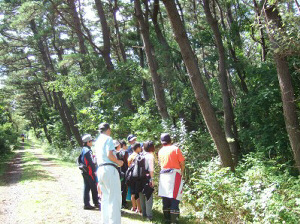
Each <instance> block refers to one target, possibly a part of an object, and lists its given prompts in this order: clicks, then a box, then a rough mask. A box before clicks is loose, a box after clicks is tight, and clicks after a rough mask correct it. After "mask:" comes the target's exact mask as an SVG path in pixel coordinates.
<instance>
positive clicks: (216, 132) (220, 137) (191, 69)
mask: <svg viewBox="0 0 300 224" xmlns="http://www.w3.org/2000/svg"><path fill="white" fill-rule="evenodd" d="M163 3H164V5H165V7H166V10H167V13H168V17H169V19H170V22H171V25H172V28H173V32H174V34H175V40H176V42H177V43H178V45H179V47H180V50H181V54H182V57H183V60H184V63H185V65H186V67H187V70H188V73H189V77H190V81H191V84H192V87H193V89H194V93H195V96H196V99H197V102H198V104H199V106H200V109H201V111H202V114H203V117H204V120H205V123H206V125H207V127H208V130H209V132H210V135H211V136H212V138H213V141H214V143H215V145H216V148H217V151H218V154H219V156H220V158H221V162H222V165H223V166H225V167H230V168H231V169H232V170H234V164H233V161H232V157H231V153H230V148H229V144H228V142H227V140H226V137H225V134H224V132H223V130H222V128H221V125H220V124H219V122H218V120H217V117H216V114H215V111H214V110H213V107H212V105H211V102H210V99H209V96H208V92H207V90H206V87H205V85H204V82H203V80H202V77H201V74H200V70H199V68H198V63H197V60H196V56H195V55H194V52H193V50H192V48H191V45H190V42H189V40H188V37H187V34H186V32H185V30H184V26H183V23H182V21H181V20H180V16H179V14H178V11H177V8H176V5H175V3H174V1H169V0H163Z"/></svg>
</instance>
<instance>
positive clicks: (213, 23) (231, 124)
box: [203, 0, 240, 164]
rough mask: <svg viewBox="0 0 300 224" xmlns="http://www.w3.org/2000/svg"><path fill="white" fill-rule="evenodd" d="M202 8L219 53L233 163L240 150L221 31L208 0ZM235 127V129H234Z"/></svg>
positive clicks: (220, 79)
mask: <svg viewBox="0 0 300 224" xmlns="http://www.w3.org/2000/svg"><path fill="white" fill-rule="evenodd" d="M203 8H204V12H205V15H206V19H207V22H208V24H209V25H210V28H211V29H212V31H213V34H214V38H215V42H216V45H217V49H218V54H219V76H218V78H219V83H220V86H221V93H222V99H223V108H224V126H225V127H224V128H225V134H226V137H227V139H229V147H230V150H231V153H232V155H233V159H234V163H235V164H237V161H238V155H239V152H240V145H239V142H238V136H236V134H237V131H236V124H235V121H234V113H233V108H232V104H231V99H230V95H229V90H228V84H227V74H226V54H225V48H224V45H223V40H222V36H221V32H220V30H219V25H218V21H217V20H216V18H214V17H213V15H212V13H211V10H210V0H203ZM234 129H235V130H234Z"/></svg>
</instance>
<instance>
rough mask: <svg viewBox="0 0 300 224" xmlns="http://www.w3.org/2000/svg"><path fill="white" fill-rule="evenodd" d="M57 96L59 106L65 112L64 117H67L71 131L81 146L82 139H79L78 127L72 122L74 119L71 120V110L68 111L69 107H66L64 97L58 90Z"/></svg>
mask: <svg viewBox="0 0 300 224" xmlns="http://www.w3.org/2000/svg"><path fill="white" fill-rule="evenodd" d="M58 97H59V100H60V103H61V107H62V108H63V110H64V112H65V115H66V118H67V120H68V123H69V125H70V128H71V130H72V132H73V135H74V137H75V139H76V141H77V142H78V144H79V145H80V146H82V145H83V142H82V139H81V135H80V133H79V130H78V128H77V127H76V124H75V123H74V120H73V118H72V116H71V112H70V110H69V107H68V105H67V103H66V100H65V99H64V97H63V95H62V93H61V92H58Z"/></svg>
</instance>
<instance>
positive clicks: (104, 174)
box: [95, 123, 123, 224]
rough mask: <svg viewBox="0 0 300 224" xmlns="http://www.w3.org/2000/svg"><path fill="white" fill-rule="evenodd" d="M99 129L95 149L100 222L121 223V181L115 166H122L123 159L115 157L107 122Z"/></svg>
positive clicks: (107, 223) (104, 223) (108, 223)
mask: <svg viewBox="0 0 300 224" xmlns="http://www.w3.org/2000/svg"><path fill="white" fill-rule="evenodd" d="M99 131H100V135H99V137H98V138H97V140H96V143H95V150H96V157H97V163H98V164H99V168H98V171H97V175H98V181H99V184H100V188H101V191H102V200H101V210H102V223H103V224H121V203H122V197H121V182H120V176H119V172H118V167H117V166H122V165H123V161H121V160H118V159H117V158H116V155H115V153H116V151H115V147H114V144H113V139H112V138H111V137H110V135H111V129H110V126H109V124H108V123H101V124H100V125H99Z"/></svg>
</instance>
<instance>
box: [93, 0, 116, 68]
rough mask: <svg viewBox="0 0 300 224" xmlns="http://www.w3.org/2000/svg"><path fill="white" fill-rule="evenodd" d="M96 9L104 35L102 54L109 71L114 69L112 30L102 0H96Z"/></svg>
mask: <svg viewBox="0 0 300 224" xmlns="http://www.w3.org/2000/svg"><path fill="white" fill-rule="evenodd" d="M95 4H96V9H97V13H98V16H99V18H100V23H101V28H102V36H103V49H102V55H103V58H104V61H105V64H106V67H107V69H108V70H109V71H112V70H113V69H114V66H113V64H112V62H111V58H110V31H109V27H108V25H107V20H106V16H105V12H104V9H103V4H102V2H101V0H95Z"/></svg>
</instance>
